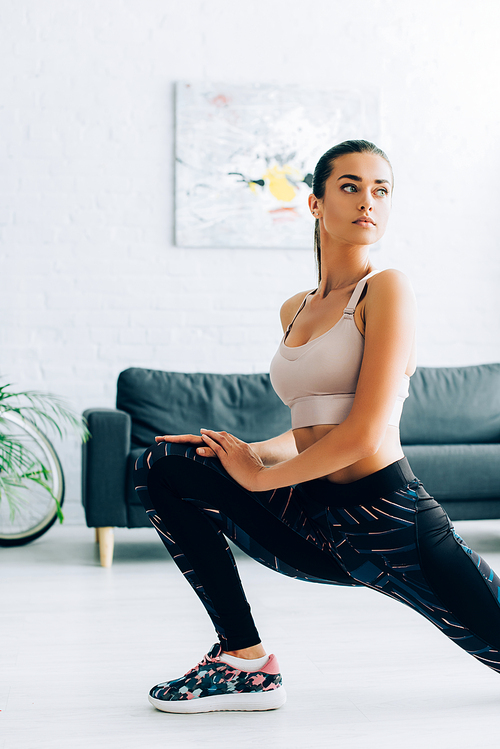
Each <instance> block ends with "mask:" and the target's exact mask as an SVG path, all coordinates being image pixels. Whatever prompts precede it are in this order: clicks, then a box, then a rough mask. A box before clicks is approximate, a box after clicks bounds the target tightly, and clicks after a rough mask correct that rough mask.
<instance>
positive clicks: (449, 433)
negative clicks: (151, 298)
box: [82, 364, 500, 566]
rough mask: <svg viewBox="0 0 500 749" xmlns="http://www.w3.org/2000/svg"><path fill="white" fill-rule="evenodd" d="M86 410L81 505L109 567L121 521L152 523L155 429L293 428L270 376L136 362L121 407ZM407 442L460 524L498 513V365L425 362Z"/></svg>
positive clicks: (249, 438)
mask: <svg viewBox="0 0 500 749" xmlns="http://www.w3.org/2000/svg"><path fill="white" fill-rule="evenodd" d="M84 416H85V417H86V418H87V420H88V423H89V429H90V432H91V434H92V439H91V440H89V442H87V443H86V444H84V445H83V467H82V502H83V506H84V508H85V516H86V522H87V525H88V526H89V527H95V528H96V529H97V537H98V540H99V543H100V553H101V564H102V565H103V566H109V565H110V564H111V562H112V557H113V527H126V528H137V527H148V526H149V525H150V523H149V520H148V518H147V516H146V513H145V512H144V509H143V507H142V505H141V503H140V501H139V499H138V497H137V494H136V492H135V490H134V487H133V481H132V473H133V464H134V462H135V459H136V458H137V456H138V455H140V453H141V452H142V451H143V450H144V449H145V448H146V447H148V445H150V444H151V443H152V442H153V441H154V437H155V436H156V435H158V434H169V433H170V434H182V433H189V432H190V433H195V434H196V433H198V432H199V429H200V427H207V428H211V429H216V430H222V429H225V430H226V431H228V432H231V433H233V434H235V435H236V436H237V437H240V438H241V439H243V440H245V441H246V442H256V441H260V440H265V439H269V438H270V437H274V436H276V435H277V434H281V433H282V432H285V431H287V430H288V429H289V428H290V412H289V409H288V408H287V407H286V406H285V405H284V404H283V403H282V402H281V401H280V400H279V398H278V397H277V395H276V394H275V392H274V390H273V389H272V387H271V384H270V381H269V376H268V375H267V374H246V375H244V374H241V375H238V374H232V375H223V374H201V373H196V374H187V373H182V372H162V371H159V370H151V369H140V368H131V369H127V370H125V371H124V372H122V373H121V374H120V376H119V378H118V389H117V399H116V409H106V408H94V409H88V410H87V411H85V413H84ZM401 441H402V443H403V446H404V451H405V454H406V456H407V457H408V460H409V461H410V464H411V466H412V468H413V470H414V472H415V474H416V476H418V478H420V479H421V480H422V481H423V482H424V484H425V486H426V489H427V491H428V492H429V493H430V494H432V495H433V496H435V497H436V499H437V500H438V501H439V502H441V503H442V504H443V506H444V507H445V509H446V510H447V512H448V514H449V515H450V517H451V518H452V519H453V520H465V519H467V520H468V519H483V518H500V364H483V365H478V366H470V367H420V368H418V369H417V371H416V372H415V374H414V375H413V377H412V379H411V386H410V396H409V398H408V400H407V402H406V404H405V407H404V410H403V416H402V421H401Z"/></svg>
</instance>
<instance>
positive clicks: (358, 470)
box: [293, 424, 404, 484]
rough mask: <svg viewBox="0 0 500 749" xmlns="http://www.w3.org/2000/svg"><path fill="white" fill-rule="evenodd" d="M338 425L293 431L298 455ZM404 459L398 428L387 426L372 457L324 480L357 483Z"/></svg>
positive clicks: (320, 425)
mask: <svg viewBox="0 0 500 749" xmlns="http://www.w3.org/2000/svg"><path fill="white" fill-rule="evenodd" d="M337 426H338V424H318V425H317V426H313V427H301V428H300V429H294V431H293V436H294V438H295V444H296V445H297V450H298V452H299V453H301V452H304V450H306V449H307V448H308V447H310V446H311V445H313V444H314V443H315V442H317V441H318V440H320V439H321V438H322V437H324V436H325V434H328V432H331V431H332V429H336V428H337ZM401 458H404V453H403V450H402V447H401V441H400V437H399V427H395V426H388V427H387V432H386V434H385V437H384V440H383V442H382V445H381V446H380V448H379V449H378V450H377V452H376V453H375V454H374V455H370V457H369V458H363V459H362V460H358V461H357V462H356V463H353V464H352V465H350V466H346V467H345V468H342V469H341V470H340V471H335V472H334V473H330V474H328V475H327V476H325V477H324V478H325V479H328V480H329V481H333V482H335V483H337V484H349V483H350V482H351V481H357V480H358V479H362V478H364V477H365V476H368V475H369V474H370V473H375V471H380V470H381V469H382V468H385V467H386V466H388V465H390V464H391V463H394V462H395V461H396V460H400V459H401Z"/></svg>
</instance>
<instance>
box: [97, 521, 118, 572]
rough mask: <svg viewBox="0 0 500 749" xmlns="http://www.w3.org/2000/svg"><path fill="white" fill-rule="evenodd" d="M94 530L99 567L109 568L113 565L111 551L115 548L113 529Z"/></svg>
mask: <svg viewBox="0 0 500 749" xmlns="http://www.w3.org/2000/svg"><path fill="white" fill-rule="evenodd" d="M95 530H96V537H97V541H98V543H99V556H100V558H101V567H111V565H112V564H113V551H114V547H115V537H114V533H113V528H112V527H106V528H96V529H95Z"/></svg>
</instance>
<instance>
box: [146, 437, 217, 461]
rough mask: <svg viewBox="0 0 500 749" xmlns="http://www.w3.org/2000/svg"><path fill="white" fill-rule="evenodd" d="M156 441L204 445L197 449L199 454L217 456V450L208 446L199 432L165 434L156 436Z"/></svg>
mask: <svg viewBox="0 0 500 749" xmlns="http://www.w3.org/2000/svg"><path fill="white" fill-rule="evenodd" d="M155 442H177V443H178V444H181V445H182V444H184V445H186V444H187V445H202V446H203V447H198V448H197V449H196V453H197V455H202V456H203V457H204V458H215V457H216V455H215V452H214V451H213V450H211V449H210V448H209V447H207V446H206V444H205V442H204V441H203V440H202V438H201V437H200V435H199V434H164V435H163V436H162V437H155Z"/></svg>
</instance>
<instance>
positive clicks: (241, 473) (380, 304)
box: [202, 270, 416, 491]
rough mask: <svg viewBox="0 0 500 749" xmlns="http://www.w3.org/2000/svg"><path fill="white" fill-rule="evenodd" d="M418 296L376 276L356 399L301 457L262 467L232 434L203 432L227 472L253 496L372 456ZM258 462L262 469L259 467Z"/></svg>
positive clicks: (405, 356)
mask: <svg viewBox="0 0 500 749" xmlns="http://www.w3.org/2000/svg"><path fill="white" fill-rule="evenodd" d="M415 312H416V305H415V296H414V293H413V290H412V288H411V285H410V283H409V281H408V279H407V278H406V276H405V275H404V274H403V273H400V272H399V271H396V270H386V271H382V272H381V273H379V274H377V275H376V276H374V277H373V278H372V279H371V281H370V284H369V288H368V291H367V294H366V299H365V318H366V327H365V349H364V354H363V362H362V365H361V371H360V375H359V380H358V385H357V388H356V395H355V398H354V403H353V406H352V409H351V412H350V414H349V416H348V417H347V419H346V420H345V421H344V422H342V424H340V425H339V426H338V427H336V428H335V429H332V431H331V432H329V433H328V434H326V435H325V436H324V437H323V438H322V439H320V440H318V442H316V443H315V444H313V445H311V446H310V447H308V448H307V449H306V450H304V451H303V452H302V453H300V454H299V455H296V456H295V457H293V458H290V459H288V460H285V461H284V462H281V463H278V464H276V465H272V466H263V465H262V464H261V463H260V462H259V461H257V460H256V459H255V456H254V455H252V454H250V453H248V452H247V451H246V450H245V447H246V446H245V445H244V443H240V441H239V440H236V438H235V437H233V436H232V435H227V434H226V433H225V432H211V431H209V430H203V432H202V436H203V439H204V440H205V442H206V444H207V445H208V446H210V447H211V448H212V449H213V451H214V452H215V453H216V455H217V457H218V458H219V459H220V460H221V462H222V464H223V465H224V467H225V469H226V470H227V471H228V473H230V474H231V476H233V478H234V479H235V480H236V481H238V483H240V484H241V485H242V486H244V487H245V488H247V489H249V490H251V491H267V490H268V489H275V488H277V487H280V486H290V485H293V484H298V483H301V482H303V481H310V480H311V479H315V478H320V477H321V476H326V475H327V474H329V473H333V472H335V471H338V470H340V469H342V468H345V467H346V466H349V465H352V464H353V463H355V462H357V461H358V460H361V459H363V458H366V457H369V456H370V455H374V454H375V453H376V452H377V450H378V449H379V447H380V445H381V444H382V441H383V439H384V436H385V433H386V430H387V425H388V423H389V418H390V416H391V413H392V409H393V408H394V404H395V402H396V398H397V394H398V391H399V388H400V385H401V381H402V379H403V375H404V374H405V371H406V368H407V366H408V361H409V358H410V354H411V351H412V346H413V340H414V335H415V317H416V315H415ZM259 463H260V464H259Z"/></svg>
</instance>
